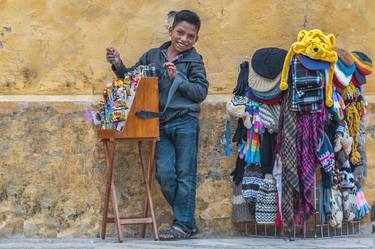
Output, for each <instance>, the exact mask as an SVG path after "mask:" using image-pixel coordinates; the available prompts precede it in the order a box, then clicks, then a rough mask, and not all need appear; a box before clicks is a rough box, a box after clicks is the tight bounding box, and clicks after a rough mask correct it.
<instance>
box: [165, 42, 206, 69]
mask: <svg viewBox="0 0 375 249" xmlns="http://www.w3.org/2000/svg"><path fill="white" fill-rule="evenodd" d="M170 45H171V41H167V42H165V43H163V44H162V45H161V46H160V48H159V49H160V50H165V49H168V47H169V46H170ZM182 54H183V57H182V59H181V60H179V61H178V62H177V63H182V62H196V63H202V64H203V61H202V56H201V55H200V54H198V52H197V50H196V49H195V48H194V47H193V48H191V49H189V50H187V51H185V52H183V53H182Z"/></svg>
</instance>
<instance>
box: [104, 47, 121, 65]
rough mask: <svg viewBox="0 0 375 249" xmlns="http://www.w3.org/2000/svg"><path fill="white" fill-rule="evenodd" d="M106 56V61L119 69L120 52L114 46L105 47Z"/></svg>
mask: <svg viewBox="0 0 375 249" xmlns="http://www.w3.org/2000/svg"><path fill="white" fill-rule="evenodd" d="M106 50H107V54H106V58H107V61H108V62H109V63H110V64H112V65H113V66H114V67H115V68H116V69H119V68H120V66H121V57H120V53H119V52H118V51H117V50H116V49H115V48H107V49H106Z"/></svg>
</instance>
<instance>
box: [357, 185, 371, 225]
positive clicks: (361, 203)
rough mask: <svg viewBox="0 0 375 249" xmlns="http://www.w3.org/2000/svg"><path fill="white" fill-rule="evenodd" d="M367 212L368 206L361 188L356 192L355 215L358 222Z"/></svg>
mask: <svg viewBox="0 0 375 249" xmlns="http://www.w3.org/2000/svg"><path fill="white" fill-rule="evenodd" d="M369 212H370V206H369V204H368V203H367V201H366V198H365V194H364V193H363V191H362V188H359V189H358V191H357V213H356V217H357V219H358V220H361V219H362V218H363V217H365V215H366V214H368V213H369Z"/></svg>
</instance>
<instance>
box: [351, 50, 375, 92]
mask: <svg viewBox="0 0 375 249" xmlns="http://www.w3.org/2000/svg"><path fill="white" fill-rule="evenodd" d="M352 56H353V60H354V63H355V66H356V70H355V71H354V74H353V77H352V82H353V84H354V85H355V86H356V87H361V86H362V85H363V84H365V83H366V76H367V75H369V74H371V73H372V71H373V66H372V61H371V59H370V58H369V57H368V56H367V55H366V54H364V53H362V52H358V51H353V52H352Z"/></svg>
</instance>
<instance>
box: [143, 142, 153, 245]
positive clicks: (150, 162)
mask: <svg viewBox="0 0 375 249" xmlns="http://www.w3.org/2000/svg"><path fill="white" fill-rule="evenodd" d="M155 148H156V140H153V141H152V142H151V153H150V158H149V160H148V167H147V177H148V181H149V186H150V189H151V184H152V181H153V176H154V165H155ZM149 215H150V214H149V209H148V201H147V194H145V198H144V209H143V217H149ZM140 234H141V237H142V238H144V237H145V235H146V224H142V225H141V229H140Z"/></svg>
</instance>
